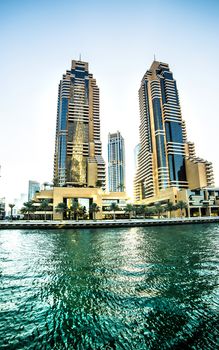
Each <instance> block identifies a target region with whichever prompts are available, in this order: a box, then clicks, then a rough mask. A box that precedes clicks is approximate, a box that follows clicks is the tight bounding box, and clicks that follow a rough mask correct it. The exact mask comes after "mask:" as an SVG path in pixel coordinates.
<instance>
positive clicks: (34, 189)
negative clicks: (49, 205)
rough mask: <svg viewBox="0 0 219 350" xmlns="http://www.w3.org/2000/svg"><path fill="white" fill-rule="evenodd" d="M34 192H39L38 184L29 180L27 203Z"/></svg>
mask: <svg viewBox="0 0 219 350" xmlns="http://www.w3.org/2000/svg"><path fill="white" fill-rule="evenodd" d="M36 192H40V183H39V182H37V181H31V180H29V183H28V201H31V200H32V199H33V197H34V196H35V193H36Z"/></svg>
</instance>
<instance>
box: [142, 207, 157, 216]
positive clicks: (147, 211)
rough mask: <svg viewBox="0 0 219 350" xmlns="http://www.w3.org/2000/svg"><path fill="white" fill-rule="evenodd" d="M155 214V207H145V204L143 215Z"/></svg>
mask: <svg viewBox="0 0 219 350" xmlns="http://www.w3.org/2000/svg"><path fill="white" fill-rule="evenodd" d="M154 214H155V208H154V207H147V206H145V208H144V216H145V217H150V216H153V215H154Z"/></svg>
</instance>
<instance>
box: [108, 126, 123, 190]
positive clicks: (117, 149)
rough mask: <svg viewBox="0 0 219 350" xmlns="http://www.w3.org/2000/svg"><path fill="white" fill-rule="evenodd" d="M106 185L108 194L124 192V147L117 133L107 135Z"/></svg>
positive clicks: (121, 138) (120, 136)
mask: <svg viewBox="0 0 219 350" xmlns="http://www.w3.org/2000/svg"><path fill="white" fill-rule="evenodd" d="M108 185H109V191H110V192H124V190H125V146H124V139H123V137H122V135H121V134H120V132H119V131H117V132H116V133H114V134H109V135H108Z"/></svg>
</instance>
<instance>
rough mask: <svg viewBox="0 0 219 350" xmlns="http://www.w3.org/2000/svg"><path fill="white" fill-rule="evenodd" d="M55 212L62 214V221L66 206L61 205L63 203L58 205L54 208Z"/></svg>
mask: <svg viewBox="0 0 219 350" xmlns="http://www.w3.org/2000/svg"><path fill="white" fill-rule="evenodd" d="M55 211H56V212H58V213H61V214H62V219H63V214H64V213H66V211H67V206H66V204H65V203H63V202H61V203H58V204H57V206H56V208H55Z"/></svg>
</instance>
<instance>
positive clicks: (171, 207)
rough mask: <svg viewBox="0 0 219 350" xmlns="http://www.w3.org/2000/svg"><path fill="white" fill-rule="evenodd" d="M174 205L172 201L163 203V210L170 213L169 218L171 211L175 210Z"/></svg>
mask: <svg viewBox="0 0 219 350" xmlns="http://www.w3.org/2000/svg"><path fill="white" fill-rule="evenodd" d="M175 209H176V208H175V205H173V203H172V202H168V203H167V204H166V205H165V210H166V211H167V212H168V213H170V218H171V214H172V211H173V210H175Z"/></svg>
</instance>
